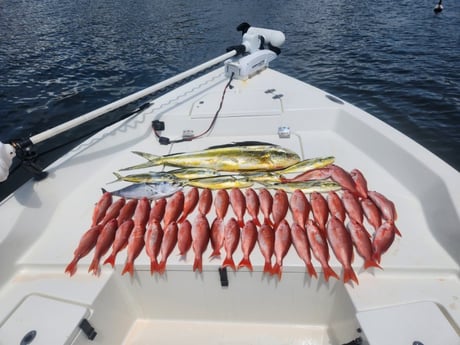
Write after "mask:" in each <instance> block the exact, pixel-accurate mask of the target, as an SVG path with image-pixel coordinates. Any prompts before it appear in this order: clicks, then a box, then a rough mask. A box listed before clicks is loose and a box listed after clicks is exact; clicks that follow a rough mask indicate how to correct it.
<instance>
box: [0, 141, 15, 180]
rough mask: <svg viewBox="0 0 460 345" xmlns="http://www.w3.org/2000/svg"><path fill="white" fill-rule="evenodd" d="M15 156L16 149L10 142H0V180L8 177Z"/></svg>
mask: <svg viewBox="0 0 460 345" xmlns="http://www.w3.org/2000/svg"><path fill="white" fill-rule="evenodd" d="M15 156H16V150H15V149H14V147H13V146H11V145H10V144H4V143H1V142H0V182H3V181H5V180H6V179H7V178H8V175H9V172H10V167H11V163H12V162H13V158H14V157H15Z"/></svg>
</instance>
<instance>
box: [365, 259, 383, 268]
mask: <svg viewBox="0 0 460 345" xmlns="http://www.w3.org/2000/svg"><path fill="white" fill-rule="evenodd" d="M369 267H377V268H380V269H381V270H383V268H382V267H381V266H380V265H379V264H378V263H377V262H375V261H374V260H365V261H364V269H365V270H366V269H368V268H369Z"/></svg>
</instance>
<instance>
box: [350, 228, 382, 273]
mask: <svg viewBox="0 0 460 345" xmlns="http://www.w3.org/2000/svg"><path fill="white" fill-rule="evenodd" d="M348 229H349V231H350V235H351V240H352V242H353V245H354V247H355V248H356V251H357V252H358V254H359V255H360V256H361V257H362V258H363V259H364V269H368V268H369V267H378V268H381V267H380V265H379V264H378V263H377V262H376V261H375V260H374V258H373V257H372V256H373V252H372V242H371V236H370V235H369V233H368V232H367V230H366V229H365V228H364V226H363V225H362V224H359V223H358V222H356V221H354V220H353V219H352V220H351V221H350V223H348Z"/></svg>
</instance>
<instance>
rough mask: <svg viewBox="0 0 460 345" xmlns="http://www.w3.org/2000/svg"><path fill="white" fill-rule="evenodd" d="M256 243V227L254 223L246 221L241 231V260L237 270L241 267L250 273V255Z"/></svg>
mask: <svg viewBox="0 0 460 345" xmlns="http://www.w3.org/2000/svg"><path fill="white" fill-rule="evenodd" d="M256 242H257V227H256V224H255V222H254V221H252V220H248V221H247V222H246V224H244V227H243V229H242V230H241V251H242V252H243V258H242V259H241V261H240V263H239V264H238V269H240V268H242V267H246V268H248V269H249V270H250V271H251V272H252V264H251V259H250V256H251V253H252V251H253V250H254V247H255V245H256Z"/></svg>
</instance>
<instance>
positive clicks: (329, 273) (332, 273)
mask: <svg viewBox="0 0 460 345" xmlns="http://www.w3.org/2000/svg"><path fill="white" fill-rule="evenodd" d="M323 271H324V279H325V280H326V281H329V278H330V277H333V278H335V279H338V280H339V279H340V278H339V276H338V275H337V273H335V271H334V270H333V269H332V268H331V267H330V266H327V267H323Z"/></svg>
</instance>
